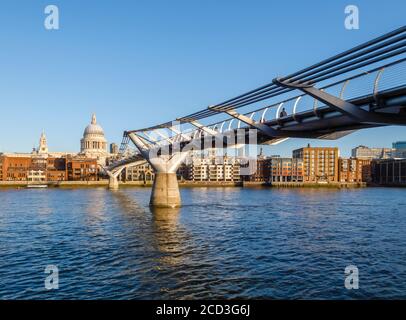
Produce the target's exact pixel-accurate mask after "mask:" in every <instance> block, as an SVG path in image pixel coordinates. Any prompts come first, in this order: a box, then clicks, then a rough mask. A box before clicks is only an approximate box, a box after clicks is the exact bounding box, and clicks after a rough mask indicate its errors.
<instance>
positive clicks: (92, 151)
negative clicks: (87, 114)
mask: <svg viewBox="0 0 406 320" xmlns="http://www.w3.org/2000/svg"><path fill="white" fill-rule="evenodd" d="M80 153H81V154H84V155H86V156H87V157H90V158H95V159H98V161H100V163H101V164H105V159H106V157H107V140H106V138H105V137H104V130H103V128H102V127H101V126H100V125H98V124H97V121H96V115H95V114H94V115H93V116H92V122H91V123H90V124H89V125H88V126H87V127H86V129H85V131H84V132H83V138H82V139H81V140H80Z"/></svg>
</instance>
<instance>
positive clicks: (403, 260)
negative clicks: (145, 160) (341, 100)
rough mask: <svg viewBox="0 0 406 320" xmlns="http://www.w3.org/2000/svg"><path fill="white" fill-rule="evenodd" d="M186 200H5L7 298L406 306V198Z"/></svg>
mask: <svg viewBox="0 0 406 320" xmlns="http://www.w3.org/2000/svg"><path fill="white" fill-rule="evenodd" d="M181 193H182V199H183V204H184V205H183V207H182V208H180V209H178V210H168V209H161V210H154V211H151V209H150V208H149V206H148V201H149V196H150V189H149V188H127V189H121V190H118V191H114V192H111V191H108V190H106V189H103V188H95V189H45V190H28V189H20V190H13V189H0V298H1V299H220V298H221V299H223V298H225V299H234V298H255V299H263V298H265V299H281V298H285V299H286V298H287V299H373V298H406V197H405V195H406V189H396V188H365V189H352V190H338V189H307V188H306V189H251V188H244V189H243V188H184V189H182V190H181ZM47 265H55V266H57V267H58V269H59V289H57V290H50V291H49V290H46V289H45V287H44V280H45V278H46V276H47V274H45V273H44V270H45V267H46V266H47ZM349 265H355V266H357V267H358V269H359V289H358V290H348V289H346V288H345V286H344V280H345V276H346V275H345V274H344V270H345V267H346V266H349Z"/></svg>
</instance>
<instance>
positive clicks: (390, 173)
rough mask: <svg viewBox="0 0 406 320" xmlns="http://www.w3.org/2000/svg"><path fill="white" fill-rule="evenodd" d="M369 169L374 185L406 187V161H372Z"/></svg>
mask: <svg viewBox="0 0 406 320" xmlns="http://www.w3.org/2000/svg"><path fill="white" fill-rule="evenodd" d="M371 167H372V169H371V170H372V181H373V182H374V183H377V184H380V185H399V186H406V159H385V160H374V161H372V163H371Z"/></svg>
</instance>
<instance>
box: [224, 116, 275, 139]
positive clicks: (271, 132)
mask: <svg viewBox="0 0 406 320" xmlns="http://www.w3.org/2000/svg"><path fill="white" fill-rule="evenodd" d="M224 112H226V113H227V114H229V115H230V116H232V117H234V118H236V119H238V120H240V121H242V122H244V123H246V124H248V125H250V126H251V127H253V128H255V129H257V130H259V131H261V132H263V133H265V134H266V135H267V136H269V137H272V138H275V137H278V136H280V133H279V132H278V131H277V130H275V129H273V128H271V127H269V126H267V125H266V124H263V123H258V122H255V121H254V120H252V119H251V118H250V117H247V116H246V115H243V114H240V113H238V112H236V111H235V110H227V111H224Z"/></svg>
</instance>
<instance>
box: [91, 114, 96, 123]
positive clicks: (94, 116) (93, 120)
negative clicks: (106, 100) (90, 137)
mask: <svg viewBox="0 0 406 320" xmlns="http://www.w3.org/2000/svg"><path fill="white" fill-rule="evenodd" d="M96 123H97V119H96V114H95V113H93V115H92V124H96Z"/></svg>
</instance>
